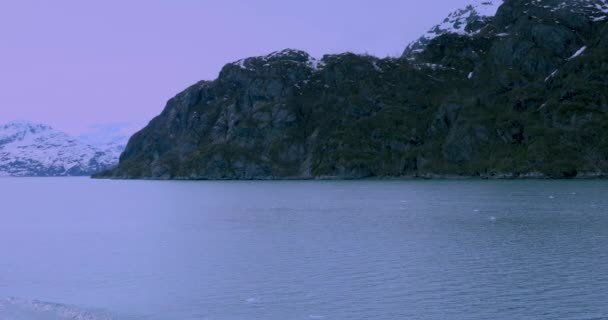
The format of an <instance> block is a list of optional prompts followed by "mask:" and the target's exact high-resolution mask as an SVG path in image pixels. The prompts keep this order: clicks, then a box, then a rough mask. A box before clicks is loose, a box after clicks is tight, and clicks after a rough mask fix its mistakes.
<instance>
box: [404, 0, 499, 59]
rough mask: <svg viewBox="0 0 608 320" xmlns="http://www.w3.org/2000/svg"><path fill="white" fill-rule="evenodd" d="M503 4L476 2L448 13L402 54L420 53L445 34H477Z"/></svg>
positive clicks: (492, 0)
mask: <svg viewBox="0 0 608 320" xmlns="http://www.w3.org/2000/svg"><path fill="white" fill-rule="evenodd" d="M503 2H504V1H503V0H476V1H474V2H473V3H471V4H470V5H468V6H466V7H465V8H462V9H458V10H456V11H454V12H452V13H450V14H449V15H448V16H447V18H445V19H444V20H443V22H442V23H440V24H438V25H436V26H434V27H432V28H431V29H430V30H429V31H428V32H427V33H425V34H424V35H422V36H421V37H420V38H418V40H416V41H414V42H412V43H410V44H409V45H408V46H407V47H406V49H405V53H404V54H405V55H410V54H416V53H418V52H421V51H423V50H424V48H425V47H426V45H427V44H428V43H429V42H430V41H431V40H433V39H435V38H437V37H439V36H441V35H444V34H447V33H455V34H459V35H468V34H475V33H477V32H479V30H480V28H482V27H483V26H484V25H485V22H486V21H487V19H488V18H490V17H493V16H494V15H495V14H496V11H497V10H498V8H499V7H500V6H501V5H502V4H503Z"/></svg>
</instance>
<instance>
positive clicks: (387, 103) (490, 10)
mask: <svg viewBox="0 0 608 320" xmlns="http://www.w3.org/2000/svg"><path fill="white" fill-rule="evenodd" d="M607 15H608V4H607V3H606V1H605V0H601V1H600V0H571V1H563V0H506V1H504V3H502V2H497V1H482V2H479V3H477V4H475V5H472V6H470V7H468V8H465V9H464V10H461V11H458V12H456V13H454V14H452V15H450V17H449V18H448V19H446V21H444V22H443V23H442V24H440V25H439V26H438V27H435V28H433V29H432V30H431V31H430V32H429V33H428V34H426V35H425V36H423V37H422V38H421V39H420V40H418V41H416V42H414V43H412V44H410V45H409V46H408V48H407V49H406V50H405V52H404V55H403V56H402V57H399V58H388V59H378V58H375V57H371V56H362V55H355V54H349V53H346V54H341V55H326V56H324V57H323V58H322V59H321V60H315V59H313V58H311V57H310V56H309V55H308V54H306V53H305V52H302V51H297V50H285V51H282V52H276V53H273V54H271V55H268V56H264V57H254V58H249V59H244V60H240V61H238V62H235V63H231V64H228V65H226V66H225V67H224V68H223V70H222V71H221V73H220V75H219V77H218V79H216V80H214V81H202V82H199V83H197V84H195V85H194V86H192V87H190V88H188V89H186V90H185V91H184V92H182V93H180V94H178V95H177V96H176V97H175V98H173V99H171V100H170V101H169V102H168V104H167V106H166V108H165V110H164V111H163V112H162V114H161V115H159V116H158V117H157V118H155V119H154V120H152V121H151V122H150V124H149V125H148V126H147V127H146V128H144V129H143V130H142V131H140V132H138V133H137V134H135V135H134V136H133V137H132V139H131V140H130V142H129V144H128V146H127V149H126V151H125V152H124V153H123V154H122V156H121V158H120V165H119V166H118V167H117V168H116V169H114V170H110V171H107V172H105V173H104V174H102V175H99V176H100V177H113V178H165V179H285V178H365V177H399V176H419V177H435V176H445V175H455V176H480V177H496V178H505V177H560V178H561V177H566V178H572V177H595V176H604V175H605V174H606V173H608V117H607V115H608V38H607V36H606V35H607V34H608V25H607V23H606V22H607V21H608V18H606V16H607Z"/></svg>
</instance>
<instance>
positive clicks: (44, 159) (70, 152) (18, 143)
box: [0, 121, 124, 176]
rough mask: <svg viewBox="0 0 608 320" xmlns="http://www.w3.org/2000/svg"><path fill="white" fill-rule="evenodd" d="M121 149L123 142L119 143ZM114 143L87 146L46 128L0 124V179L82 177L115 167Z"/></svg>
mask: <svg viewBox="0 0 608 320" xmlns="http://www.w3.org/2000/svg"><path fill="white" fill-rule="evenodd" d="M122 145H123V146H124V142H122ZM123 149H124V148H123V147H121V146H120V143H119V142H118V141H115V142H114V143H109V144H101V145H99V146H94V145H89V144H87V143H84V142H83V141H81V140H79V139H77V138H74V137H71V136H69V135H68V134H66V133H64V132H61V131H58V130H55V129H53V128H51V127H50V126H48V125H44V124H38V123H33V122H26V121H18V122H10V123H7V124H5V125H0V176H85V175H91V174H93V173H96V172H99V171H102V170H107V169H109V168H111V167H113V166H115V165H116V164H117V162H118V156H119V155H120V153H121V152H122V150H123Z"/></svg>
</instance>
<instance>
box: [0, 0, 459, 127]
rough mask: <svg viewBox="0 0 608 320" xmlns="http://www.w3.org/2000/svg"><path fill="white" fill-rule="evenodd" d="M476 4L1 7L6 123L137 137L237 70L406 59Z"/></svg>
mask: <svg viewBox="0 0 608 320" xmlns="http://www.w3.org/2000/svg"><path fill="white" fill-rule="evenodd" d="M470 2H471V0H426V1H419V0H416V1H414V0H300V1H289V0H255V1H254V0H213V1H212V0H103V1H101V0H98V1H82V0H53V1H48V0H18V1H17V0H14V1H0V123H4V122H7V121H12V120H29V121H35V122H42V123H46V124H50V125H52V126H54V127H55V128H57V129H61V130H64V131H67V132H69V133H73V134H81V133H83V132H87V131H88V130H90V128H91V127H97V128H98V127H99V126H113V127H115V126H123V127H128V128H130V129H133V130H135V129H138V128H140V127H142V126H144V125H145V124H146V123H147V122H148V121H149V120H151V119H152V118H153V117H154V116H156V115H157V114H159V113H160V112H161V111H162V109H163V108H164V106H165V103H166V101H167V100H168V99H170V98H171V97H173V96H174V95H175V94H177V93H178V92H180V91H181V90H183V89H185V88H186V87H188V86H189V85H191V84H193V83H195V82H197V81H199V80H213V79H215V78H216V77H217V75H218V73H219V71H220V70H221V68H222V66H223V65H225V64H226V63H229V62H232V61H236V60H239V59H241V58H244V57H249V56H256V55H264V54H268V53H270V52H273V51H276V50H281V49H285V48H294V49H301V50H305V51H307V52H309V53H310V54H311V55H313V56H316V57H321V56H322V55H323V54H326V53H341V52H346V51H350V52H355V53H368V54H372V55H376V56H380V57H385V56H399V55H400V54H401V52H402V51H403V49H404V48H405V46H406V45H407V44H408V43H409V42H411V41H413V40H415V39H417V38H418V37H419V36H420V35H422V34H423V33H424V32H426V31H427V30H428V29H429V28H430V27H431V26H433V25H435V24H437V23H439V22H441V21H442V20H443V19H444V18H445V17H446V16H447V14H448V13H450V12H452V11H453V10H455V9H457V8H460V7H463V6H465V5H466V4H468V3H470Z"/></svg>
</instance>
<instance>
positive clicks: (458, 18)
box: [404, 0, 608, 58]
mask: <svg viewBox="0 0 608 320" xmlns="http://www.w3.org/2000/svg"><path fill="white" fill-rule="evenodd" d="M513 2H514V1H510V0H507V1H505V0H475V1H473V2H472V3H471V4H469V5H467V6H466V7H464V8H462V9H458V10H456V11H454V12H452V13H450V14H449V15H448V16H447V18H445V19H444V20H443V22H441V23H440V24H438V25H435V26H434V27H432V28H431V29H430V30H429V31H428V32H427V33H425V34H424V35H422V36H421V37H420V38H418V39H417V40H416V41H413V42H412V43H410V44H409V45H408V46H407V47H406V49H405V52H404V56H407V57H409V58H415V57H416V54H418V53H421V52H422V51H424V49H425V48H426V46H427V45H428V43H429V42H430V41H431V40H433V39H435V38H437V37H439V36H442V35H444V34H458V35H462V36H474V35H477V34H478V33H479V32H481V31H482V30H483V29H484V28H485V27H487V26H488V22H489V21H490V20H491V19H492V18H493V17H494V16H495V15H496V13H497V11H498V9H499V8H500V7H501V6H502V5H503V4H505V5H512V3H513ZM525 6H527V7H528V10H526V11H524V13H525V14H527V15H529V18H531V19H547V18H548V17H549V16H548V15H547V14H546V13H547V12H549V13H550V14H551V15H554V16H556V17H559V16H562V15H564V14H571V13H574V14H576V15H577V16H578V17H583V16H586V17H587V18H588V19H589V20H590V21H592V22H598V21H603V20H605V19H608V1H607V0H567V1H564V0H531V1H529V2H528V3H525ZM497 35H498V36H504V35H507V34H506V33H498V34H497Z"/></svg>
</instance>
